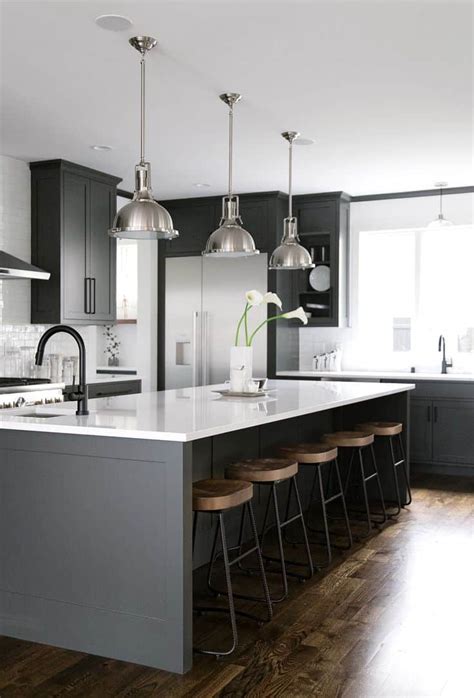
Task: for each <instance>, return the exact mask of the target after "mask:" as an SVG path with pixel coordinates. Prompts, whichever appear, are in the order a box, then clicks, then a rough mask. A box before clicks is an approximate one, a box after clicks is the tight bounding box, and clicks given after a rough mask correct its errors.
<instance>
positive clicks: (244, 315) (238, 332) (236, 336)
mask: <svg viewBox="0 0 474 698" xmlns="http://www.w3.org/2000/svg"><path fill="white" fill-rule="evenodd" d="M248 309H249V304H248V303H246V304H245V310H244V312H243V313H242V317H241V318H240V320H239V323H238V325H237V331H236V333H235V346H236V347H238V346H239V334H240V328H241V327H242V323H243V321H244V318H246V316H247V312H248Z"/></svg>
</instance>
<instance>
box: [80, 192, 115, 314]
mask: <svg viewBox="0 0 474 698" xmlns="http://www.w3.org/2000/svg"><path fill="white" fill-rule="evenodd" d="M116 200H117V197H116V191H115V187H112V186H110V184H106V183H104V182H98V181H95V180H91V181H90V232H89V236H88V274H87V276H88V277H89V278H90V287H91V302H90V314H89V319H90V321H91V323H93V324H95V323H99V322H113V321H114V320H115V318H116V289H115V274H116V241H115V240H114V239H113V238H111V237H110V236H109V234H108V230H109V228H110V226H111V224H112V221H113V218H114V215H115V208H116Z"/></svg>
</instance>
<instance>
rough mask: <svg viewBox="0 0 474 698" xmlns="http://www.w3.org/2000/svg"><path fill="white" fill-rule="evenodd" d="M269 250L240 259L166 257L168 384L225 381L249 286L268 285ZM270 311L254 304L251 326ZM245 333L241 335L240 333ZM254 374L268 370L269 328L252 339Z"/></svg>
mask: <svg viewBox="0 0 474 698" xmlns="http://www.w3.org/2000/svg"><path fill="white" fill-rule="evenodd" d="M267 265H268V260H267V255H266V254H259V255H255V256H253V257H242V258H237V259H209V258H207V257H201V256H199V257H169V258H167V259H166V297H165V343H164V349H165V388H167V389H169V388H185V387H190V386H198V385H207V384H212V383H222V382H224V381H225V380H227V379H228V378H229V353H230V347H231V346H232V344H233V343H234V337H235V331H236V326H237V323H238V320H239V318H240V316H241V315H242V312H243V309H244V306H245V292H246V291H248V290H251V289H257V290H258V291H261V292H262V293H265V292H266V291H267ZM266 316H267V308H266V306H262V307H259V308H253V309H252V310H251V312H250V316H249V321H250V325H251V326H252V327H256V325H258V323H259V322H261V321H262V320H264V319H265V318H266ZM241 336H242V337H243V335H241ZM253 347H254V359H253V362H254V371H253V374H254V376H255V377H264V376H266V369H267V337H266V330H265V328H263V329H262V331H261V332H259V333H258V335H257V336H256V338H255V340H254V343H253Z"/></svg>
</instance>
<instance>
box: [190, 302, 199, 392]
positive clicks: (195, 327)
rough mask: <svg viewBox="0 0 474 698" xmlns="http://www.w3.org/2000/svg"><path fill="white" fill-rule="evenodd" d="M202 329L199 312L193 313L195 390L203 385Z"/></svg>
mask: <svg viewBox="0 0 474 698" xmlns="http://www.w3.org/2000/svg"><path fill="white" fill-rule="evenodd" d="M200 330H201V327H200V318H199V313H198V311H197V310H195V311H194V312H193V339H192V343H193V346H192V362H193V365H192V381H193V388H195V387H196V386H198V385H201V331H200Z"/></svg>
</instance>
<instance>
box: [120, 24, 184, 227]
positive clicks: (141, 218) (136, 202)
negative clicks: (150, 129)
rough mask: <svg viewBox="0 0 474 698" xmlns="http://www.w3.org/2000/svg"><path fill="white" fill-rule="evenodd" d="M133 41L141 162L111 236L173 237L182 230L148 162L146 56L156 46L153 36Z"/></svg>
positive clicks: (131, 42) (141, 37)
mask: <svg viewBox="0 0 474 698" xmlns="http://www.w3.org/2000/svg"><path fill="white" fill-rule="evenodd" d="M130 44H131V45H132V46H133V48H135V49H136V50H137V51H139V52H140V53H141V60H140V76H141V81H140V85H141V120H140V162H139V164H138V165H136V166H135V191H134V194H133V199H132V201H131V202H130V203H129V204H126V205H125V206H122V208H121V209H120V211H118V212H117V214H116V216H115V220H114V223H113V226H112V228H111V229H110V230H109V235H111V236H112V237H116V238H126V239H132V240H172V239H173V238H176V237H178V235H179V233H178V231H177V230H174V228H173V221H172V219H171V216H170V214H169V213H168V211H167V210H166V209H165V208H164V207H163V206H161V205H160V204H159V203H158V202H156V201H155V200H154V198H153V193H152V190H151V167H150V163H149V162H146V161H145V56H146V53H147V51H150V49H152V48H153V47H154V46H156V39H153V38H152V37H151V36H135V37H133V38H132V39H130Z"/></svg>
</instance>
